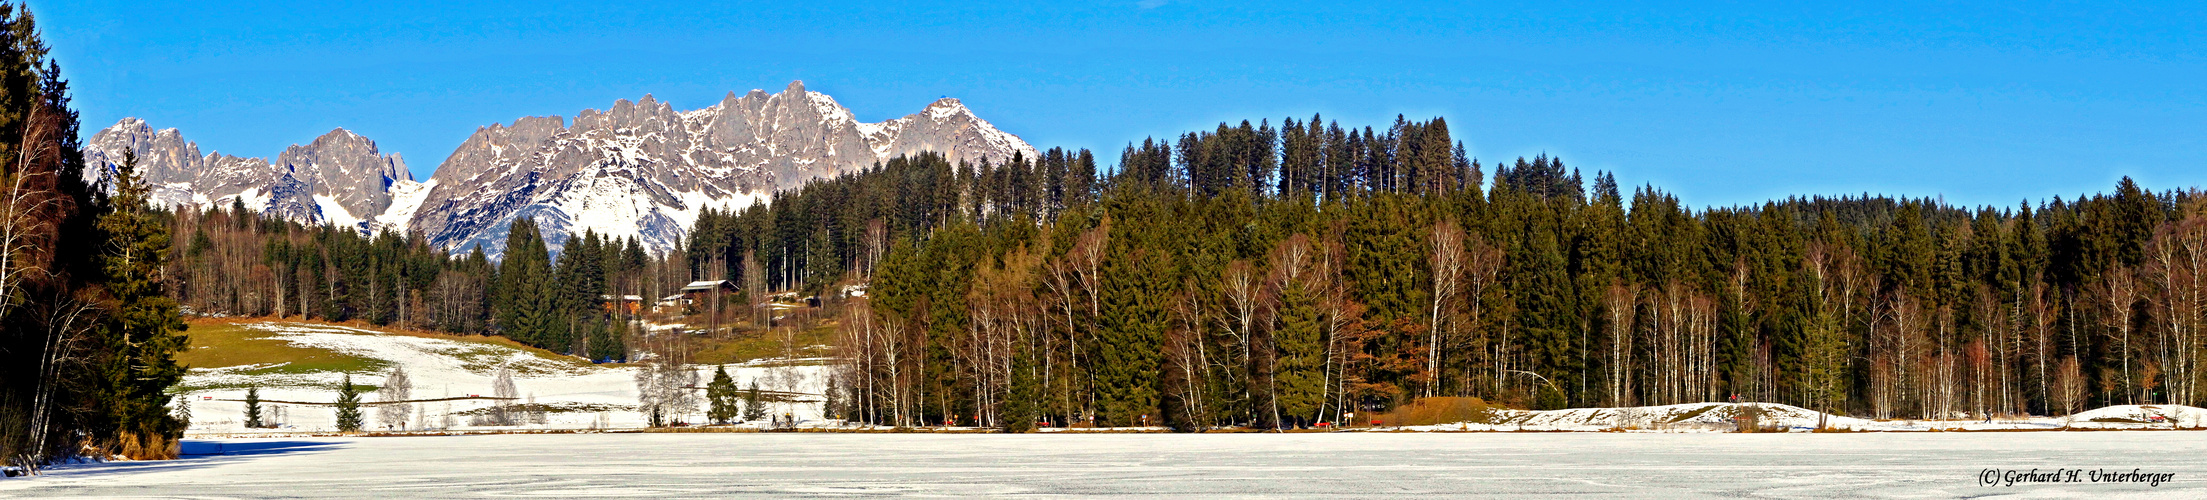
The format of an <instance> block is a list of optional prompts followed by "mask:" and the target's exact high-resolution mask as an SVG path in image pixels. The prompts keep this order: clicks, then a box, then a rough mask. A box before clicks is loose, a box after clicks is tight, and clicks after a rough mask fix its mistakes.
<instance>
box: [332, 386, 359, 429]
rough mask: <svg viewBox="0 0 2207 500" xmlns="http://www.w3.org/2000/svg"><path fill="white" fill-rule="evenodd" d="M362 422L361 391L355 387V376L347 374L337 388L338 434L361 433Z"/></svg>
mask: <svg viewBox="0 0 2207 500" xmlns="http://www.w3.org/2000/svg"><path fill="white" fill-rule="evenodd" d="M360 421H361V415H360V389H359V388H357V387H353V375H352V374H350V373H347V374H345V381H344V382H342V383H340V384H339V385H338V386H337V432H360V423H361V422H360Z"/></svg>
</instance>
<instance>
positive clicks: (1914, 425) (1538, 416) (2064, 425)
mask: <svg viewBox="0 0 2207 500" xmlns="http://www.w3.org/2000/svg"><path fill="white" fill-rule="evenodd" d="M1751 410H1752V411H1759V412H1760V415H1761V416H1760V417H1759V421H1758V426H1759V427H1762V428H1764V429H1767V430H1782V431H1789V432H1808V431H1811V430H1815V429H1817V428H1818V427H1819V426H1823V427H1826V428H1830V429H1834V430H1843V431H1856V432H1924V431H2018V430H2064V429H2072V430H2151V429H2180V428H2181V429H2200V428H2207V409H2202V408H2199V407H2195V406H2184V405H2121V406H2109V407H2106V408H2100V409H2095V410H2090V411H2084V412H2079V413H2077V414H2076V415H2071V416H2066V417H2029V416H2026V417H1994V418H1991V419H1956V420H1912V419H1894V420H1870V419H1863V418H1854V417H1845V416H1838V415H1823V414H1821V413H1818V412H1816V411H1813V410H1808V409H1804V408H1800V407H1795V406H1788V405H1782V404H1775V403H1744V404H1732V403H1689V404H1678V405H1668V406H1641V407H1633V408H1573V409H1568V410H1551V411H1529V410H1497V411H1495V413H1494V418H1493V419H1492V420H1493V423H1484V424H1483V423H1469V422H1467V423H1455V424H1442V425H1421V426H1410V427H1402V428H1384V429H1375V430H1409V431H1424V432H1447V431H1470V432H1515V431H1539V432H1555V431H1573V432H1607V431H1624V432H1733V431H1736V430H1738V428H1739V427H1738V425H1737V424H1735V423H1734V420H1733V418H1734V417H1735V416H1738V415H1740V414H1743V413H1749V412H1750V411H1751ZM2155 417H2159V418H2158V419H2156V418H2155Z"/></svg>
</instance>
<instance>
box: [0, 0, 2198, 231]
mask: <svg viewBox="0 0 2207 500" xmlns="http://www.w3.org/2000/svg"><path fill="white" fill-rule="evenodd" d="M141 3H142V2H120V1H104V0H71V1H67V2H59V1H53V0H30V1H29V4H30V6H31V7H32V9H33V12H34V13H36V14H37V15H38V19H39V21H40V26H41V27H42V29H43V30H44V32H45V36H46V39H47V40H48V42H49V43H50V44H51V45H53V46H54V47H55V49H54V54H55V55H56V57H58V58H59V59H60V61H61V63H62V65H63V70H64V72H65V73H67V75H68V76H69V77H70V78H71V79H72V80H73V81H74V85H75V92H76V103H77V106H78V109H79V110H80V111H82V112H83V115H84V122H85V124H86V126H87V127H88V129H87V130H86V133H87V134H89V133H90V132H91V131H94V130H97V129H98V128H101V127H105V126H107V125H110V124H112V123H114V121H116V120H118V119H120V118H122V117H125V116H135V117H141V118H144V119H146V120H147V121H149V122H151V123H152V124H153V125H154V126H155V127H177V128H181V129H183V131H184V133H185V135H186V137H188V138H190V139H192V140H194V141H196V142H198V143H199V144H200V146H201V148H202V150H203V151H213V150H219V151H222V152H225V153H230V154H237V155H243V156H273V155H274V154H275V153H277V152H279V151H281V150H282V149H283V148H284V147H285V146H286V145H289V144H293V143H303V142H306V141H309V140H312V139H313V138H314V137H315V136H318V135H321V134H322V133H324V132H327V131H329V130H330V129H332V128H335V127H345V128H347V129H351V130H353V131H355V132H359V133H360V134H362V135H365V136H368V137H370V138H373V139H375V140H376V141H377V142H378V143H379V145H380V146H381V147H382V148H383V150H384V151H385V152H398V153H402V154H404V155H405V156H406V158H407V160H408V165H409V166H411V167H412V168H413V170H414V173H415V175H416V176H417V177H421V178H425V179H426V178H427V177H428V175H429V173H430V171H431V170H433V169H434V168H435V167H436V165H437V164H438V163H440V162H442V161H443V160H444V158H445V156H447V155H449V154H450V153H451V151H452V149H453V148H454V147H456V146H458V145H459V143H460V141H461V140H464V139H465V138H466V137H467V135H468V134H469V133H470V132H472V131H473V130H475V128H476V127H478V126H482V125H487V124H490V123H494V122H511V121H512V120H513V119H514V118H517V117H521V116H532V115H564V116H569V117H572V116H573V115H574V114H575V113H576V112H577V111H580V110H582V109H585V108H598V109H603V108H605V107H607V106H609V105H611V104H612V102H613V101H614V100H615V99H622V98H628V99H635V98H638V97H641V96H643V95H644V94H646V93H650V94H653V95H654V96H656V97H658V98H659V99H662V100H665V101H669V102H671V103H672V104H673V105H674V106H675V108H676V109H685V110H686V109H695V108H699V107H704V106H708V105H711V104H712V103H713V102H716V101H717V100H718V99H719V98H720V97H721V96H722V95H724V94H726V93H727V92H729V91H736V92H743V91H747V90H749V89H753V88H763V89H767V90H769V91H774V90H778V89H780V88H782V87H783V86H785V85H787V84H788V82H789V81H790V80H794V79H802V80H804V81H805V83H806V86H807V87H808V88H810V89H812V90H815V91H820V92H825V93H827V94H829V95H831V96H834V97H835V98H836V99H837V100H838V101H841V102H842V103H843V104H844V105H845V106H847V107H849V108H851V110H852V111H853V112H854V113H856V114H857V115H858V117H859V118H860V119H861V120H866V121H879V120H884V119H889V118H894V117H897V116H903V115H905V114H909V113H913V112H916V111H918V110H919V109H920V108H921V107H923V106H925V105H926V104H927V103H928V102H929V101H932V100H933V99H935V98H937V97H941V96H946V95H947V96H952V97H958V98H961V99H963V100H964V101H965V102H966V104H967V105H968V106H969V107H971V108H973V109H974V110H975V112H977V113H979V114H980V115H981V116H982V118H984V119H987V120H989V121H991V122H993V123H995V124H996V125H997V126H998V127H999V128H1002V129H1004V130H1006V131H1009V132H1012V133H1015V134H1018V135H1020V136H1021V137H1023V138H1025V139H1026V140H1027V141H1028V142H1031V143H1034V144H1035V145H1036V146H1038V147H1044V148H1047V147H1052V146H1065V147H1086V148H1091V149H1095V150H1098V151H1099V152H1100V153H1103V157H1104V158H1106V159H1107V160H1109V161H1114V162H1115V161H1116V159H1117V157H1118V154H1117V152H1118V150H1119V149H1120V148H1121V147H1123V146H1124V145H1125V144H1126V143H1127V142H1129V141H1138V140H1140V139H1141V138H1142V137H1144V136H1150V135H1159V136H1162V135H1172V134H1176V133H1179V132H1181V131H1185V130H1190V129H1196V128H1208V127H1210V126H1214V125H1216V124H1217V123H1218V122H1220V121H1224V120H1234V121H1239V120H1241V119H1244V118H1250V119H1256V118H1271V119H1273V120H1274V121H1275V122H1277V120H1278V119H1279V118H1280V117H1284V116H1294V117H1298V118H1307V117H1309V116H1310V115H1311V114H1312V113H1323V114H1324V115H1325V116H1326V117H1328V118H1329V119H1338V120H1341V121H1342V122H1343V124H1344V125H1349V124H1356V125H1366V124H1368V125H1375V126H1383V125H1385V124H1386V123H1388V122H1391V121H1392V120H1393V118H1394V116H1395V115H1396V114H1405V115H1408V116H1410V117H1413V118H1420V117H1431V116H1443V117H1446V118H1447V119H1448V120H1449V124H1450V128H1451V130H1452V131H1453V132H1455V134H1456V136H1457V137H1458V138H1459V139H1462V140H1463V141H1465V143H1466V145H1467V146H1468V147H1469V148H1470V150H1471V151H1472V152H1473V154H1474V155H1475V156H1477V157H1479V158H1481V159H1482V160H1484V161H1486V162H1487V163H1490V164H1491V163H1493V162H1495V161H1497V160H1502V159H1506V158H1513V157H1516V156H1520V155H1532V154H1539V153H1542V152H1546V153H1549V154H1552V155H1560V156H1562V157H1563V158H1564V159H1565V160H1566V162H1567V163H1568V164H1570V165H1572V166H1576V167H1579V168H1582V169H1586V170H1594V169H1602V170H1612V171H1615V172H1617V176H1618V179H1619V180H1620V182H1623V183H1625V184H1643V183H1653V184H1655V185H1657V186H1659V187H1662V188H1665V189H1668V190H1671V191H1673V192H1676V193H1678V194H1679V195H1680V196H1681V197H1682V198H1683V199H1684V200H1685V201H1686V202H1688V203H1690V204H1694V205H1704V206H1705V205H1729V204H1737V203H1752V202H1756V201H1760V200H1764V199H1768V198H1771V197H1777V196H1784V195H1788V194H1814V193H1822V194H1842V193H1861V192H1865V191H1867V192H1874V193H1890V194H1905V195H1911V196H1927V195H1936V196H1944V197H1945V198H1946V199H1947V200H1948V201H1952V202H1959V203H1968V204H1986V203H1991V204H2001V205H2013V204H2014V203H2016V202H2017V201H2020V200H2023V199H2025V198H2029V199H2033V200H2040V199H2044V198H2047V197H2051V196H2055V195H2060V196H2063V197H2073V196H2075V195H2076V194H2078V193H2083V192H2096V191H2103V190H2106V189H2108V188H2109V187H2110V186H2112V185H2113V184H2114V182H2115V180H2116V179H2119V178H2120V177H2122V176H2124V175H2130V176H2134V177H2136V178H2138V179H2139V180H2140V182H2142V183H2144V184H2145V185H2146V186H2147V187H2149V188H2154V189H2167V188H2173V187H2181V186H2194V185H2201V184H2207V168H2203V167H2207V165H2202V157H2203V156H2202V154H2203V153H2207V139H2203V136H2202V132H2203V131H2207V128H2203V127H2202V124H2203V123H2207V85H2203V82H2207V78H2203V77H2207V50H2203V49H2207V29H2202V28H2200V27H2199V20H2201V19H2207V16H2203V14H2207V7H2202V6H2201V5H2200V4H2198V3H2190V4H2166V5H2159V4H2129V5H2096V4H2083V3H2070V2H2063V3H2048V2H2001V3H1986V4H1957V3H1943V2H1922V1H1918V2H1906V3H1897V4H1871V3H1851V2H1850V3H1846V5H1840V6H1791V5H1789V6H1767V5H1758V4H1747V3H1729V2H1689V3H1679V4H1663V3H1656V2H1617V3H1610V2H1554V1H1550V2H1524V3H1514V2H1451V3H1434V4H1417V3H1405V4H1364V3H1360V2H1325V3H1295V2H1278V3H1277V4H1276V5H1267V6H1262V7H1260V6H1256V5H1249V4H1244V3H1239V2H1235V3H1227V2H1180V1H1169V0H1144V1H1128V2H1092V3H1064V4H1048V5H1043V4H1041V3H1037V2H993V1H972V2H956V3H948V4H944V5H919V4H908V3H902V2H890V3H849V4H840V3H839V4H835V5H824V4H826V3H827V2H788V1H782V2H763V3H749V2H701V3H695V4H682V3H674V2H666V3H657V4H650V5H628V4H621V3H617V2H603V1H601V2H569V1H564V0H552V1H543V2H513V3H467V2H411V1H387V2H374V3H365V2H364V3H360V4H357V5H334V6H333V5H322V4H321V2H296V1H286V2H222V1H201V2H174V3H167V4H159V5H141Z"/></svg>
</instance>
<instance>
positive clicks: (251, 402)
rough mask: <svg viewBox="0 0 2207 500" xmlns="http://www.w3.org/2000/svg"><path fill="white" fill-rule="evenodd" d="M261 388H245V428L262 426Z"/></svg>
mask: <svg viewBox="0 0 2207 500" xmlns="http://www.w3.org/2000/svg"><path fill="white" fill-rule="evenodd" d="M261 427H262V425H261V388H260V387H258V386H256V387H247V388H245V428H247V429H259V428H261Z"/></svg>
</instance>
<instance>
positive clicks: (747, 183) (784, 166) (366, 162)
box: [86, 82, 1035, 255]
mask: <svg viewBox="0 0 2207 500" xmlns="http://www.w3.org/2000/svg"><path fill="white" fill-rule="evenodd" d="M126 150H135V151H137V153H138V157H139V160H138V161H139V165H140V171H141V172H143V173H144V175H145V178H146V179H147V180H148V181H149V182H151V183H153V184H154V185H155V193H154V196H153V198H154V202H156V203H160V204H163V205H169V206H174V205H194V206H201V207H204V206H209V205H217V204H220V205H228V204H230V203H232V200H239V201H240V202H242V203H243V204H245V205H246V206H247V207H249V208H252V209H256V210H261V211H262V212H263V213H269V214H276V215H281V216H284V217H289V218H292V219H294V220H300V221H305V222H313V223H324V222H327V223H335V224H340V225H346V226H353V227H358V228H360V229H361V230H363V231H379V230H385V229H391V230H400V231H413V232H417V233H419V234H421V235H422V236H423V237H425V238H427V239H428V240H429V241H430V242H431V244H434V245H438V246H440V247H442V248H446V249H449V250H451V251H453V252H465V251H468V250H470V249H473V248H475V247H478V246H480V247H482V248H483V250H484V251H485V252H488V253H491V254H492V255H499V254H502V253H503V251H504V245H505V239H506V233H507V228H508V227H509V226H511V225H512V223H513V221H514V220H515V219H517V218H521V217H528V218H531V219H534V220H535V221H536V222H537V224H538V226H539V227H541V228H543V230H544V232H545V236H546V238H547V239H548V240H549V243H551V244H552V246H553V247H554V248H558V247H560V246H562V245H563V244H564V243H565V242H566V239H567V237H568V235H570V234H581V233H582V232H583V231H584V230H586V229H588V230H595V231H597V232H598V233H600V234H605V235H610V236H614V237H621V238H626V237H630V236H634V237H637V238H639V239H640V240H641V241H642V242H643V244H644V245H645V246H646V247H647V248H650V249H652V250H654V251H667V250H671V249H672V248H674V247H675V246H676V244H677V242H679V241H682V240H683V239H684V238H685V237H686V236H687V233H688V229H689V226H690V225H691V223H693V222H695V221H696V219H697V216H698V214H699V213H700V212H702V211H703V210H705V209H706V208H714V209H730V208H739V207H743V206H748V205H750V204H752V203H754V202H759V201H764V200H767V199H769V198H771V197H772V194H773V192H774V191H775V190H777V189H783V188H791V187H797V186H801V185H803V184H804V183H805V182H808V181H811V180H813V179H819V178H823V177H829V176H834V175H839V174H842V173H845V172H851V171H854V170H858V169H861V168H864V167H867V166H870V165H873V164H875V163H876V162H880V161H885V160H888V159H890V158H894V157H896V156H900V155H909V154H916V153H920V152H923V151H933V152H937V153H942V154H944V155H945V156H947V157H949V158H950V159H951V160H952V161H959V160H963V161H973V162H978V161H983V160H986V161H991V162H1004V161H1007V160H1009V159H1010V158H1011V157H1012V155H1014V154H1024V155H1026V156H1027V157H1029V158H1033V157H1034V155H1035V150H1034V147H1033V146H1030V145H1028V144H1027V143H1026V142H1025V141H1022V140H1020V139H1019V137H1017V136H1014V135H1011V134H1008V133H1004V132H1003V131H1000V130H997V129H996V127H995V126H992V125H990V124H989V123H988V122H986V121H983V120H981V119H980V118H979V117H976V116H974V114H973V112H972V110H970V109H967V108H966V107H965V105H964V104H962V103H960V102H958V100H957V99H951V98H944V99H941V100H937V101H935V102H934V103H932V104H929V105H927V107H926V108H925V109H922V110H921V111H920V112H919V113H914V114H911V115H907V116H905V117H902V118H897V119H893V120H888V121H884V122H878V123H866V122H860V121H858V120H857V119H856V118H854V117H853V116H852V114H851V112H850V110H849V109H846V108H844V107H843V106H842V105H841V104H837V103H836V102H835V99H833V98H830V97H828V96H827V94H822V93H818V92H811V91H807V90H805V88H804V84H803V82H791V83H790V84H789V87H788V88H786V89H783V90H782V92H780V93H775V94H768V93H766V92H764V91H760V90H752V91H751V92H749V93H747V94H743V95H737V94H735V93H733V92H731V93H729V94H728V96H727V97H725V98H723V99H721V101H720V102H719V103H718V104H714V105H712V106H709V107H706V108H704V109H698V110H692V111H675V110H674V109H673V108H672V107H671V106H669V105H668V104H667V103H665V102H661V101H658V100H656V99H653V98H652V97H651V96H650V95H646V96H644V97H643V98H642V99H639V100H636V101H629V100H626V99H623V100H620V101H617V102H615V103H614V104H613V106H612V107H611V108H610V109H608V110H605V111H599V110H583V111H582V112H581V113H580V114H578V115H576V116H575V117H574V118H573V120H572V123H570V122H569V120H568V119H566V118H564V117H558V116H548V117H527V118H521V119H518V120H515V121H514V122H513V123H511V124H492V125H489V126H485V127H482V128H478V129H476V131H475V133H474V135H472V136H470V137H468V139H467V141H466V142H463V143H461V145H460V147H459V148H458V149H457V150H454V151H453V152H452V154H451V156H449V157H447V158H446V159H445V161H444V163H443V164H441V165H439V166H438V167H437V170H436V172H435V173H434V174H432V175H431V176H430V178H429V180H428V181H427V182H415V181H414V180H413V178H412V176H411V175H410V174H408V173H407V170H406V166H405V162H404V161H403V160H401V159H400V158H399V156H398V155H396V154H391V155H383V154H381V153H380V152H379V151H377V150H376V148H375V143H374V141H370V140H368V139H366V138H363V137H360V136H359V135H356V134H353V133H351V132H348V131H345V130H343V129H339V130H336V131H332V132H330V133H329V134H327V135H324V136H322V137H321V138H318V139H315V140H314V142H313V143H311V144H308V145H305V146H296V145H295V146H292V147H291V148H290V149H287V150H285V151H284V153H283V154H282V155H280V156H278V157H277V159H276V160H275V161H269V160H264V159H258V158H240V157H235V156H228V155H222V154H220V153H207V154H204V155H202V154H201V153H200V152H199V148H198V146H197V145H195V144H193V143H191V142H187V141H185V140H184V138H183V136H182V134H181V133H179V132H178V131H177V130H176V129H165V130H160V131H155V130H153V129H152V128H151V127H149V126H148V125H146V123H145V122H144V121H142V120H137V119H124V120H123V121H122V122H121V123H117V124H115V126H112V127H108V128H107V129H105V130H101V131H100V132H98V133H97V134H94V135H93V137H92V140H91V141H90V144H88V145H87V148H86V154H87V160H88V161H89V162H90V163H91V164H92V165H95V166H107V167H108V168H103V169H100V170H99V171H103V172H105V171H112V164H116V163H120V162H121V161H122V158H123V152H124V151H126Z"/></svg>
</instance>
